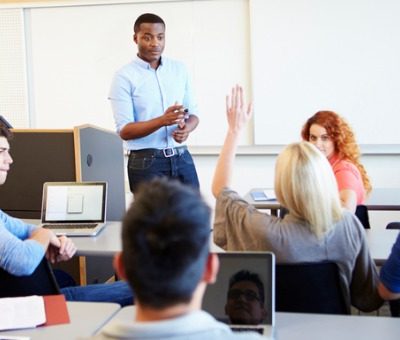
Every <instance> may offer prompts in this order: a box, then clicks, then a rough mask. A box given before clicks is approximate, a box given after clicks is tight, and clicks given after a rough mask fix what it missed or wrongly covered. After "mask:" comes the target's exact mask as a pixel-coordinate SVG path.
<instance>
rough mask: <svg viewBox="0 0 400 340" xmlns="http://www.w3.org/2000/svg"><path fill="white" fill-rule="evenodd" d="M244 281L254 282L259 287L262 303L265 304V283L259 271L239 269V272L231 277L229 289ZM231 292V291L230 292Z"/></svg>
mask: <svg viewBox="0 0 400 340" xmlns="http://www.w3.org/2000/svg"><path fill="white" fill-rule="evenodd" d="M242 281H250V282H253V283H254V284H255V285H256V286H257V289H258V293H259V294H260V303H261V304H264V302H265V295H264V284H263V282H262V280H261V278H260V275H258V274H257V273H252V272H250V271H249V270H245V269H242V270H239V271H238V272H237V273H235V274H234V275H232V277H231V278H230V279H229V290H231V288H232V287H233V286H234V285H235V284H236V283H238V282H242ZM228 293H229V292H228Z"/></svg>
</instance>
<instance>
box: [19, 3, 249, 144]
mask: <svg viewBox="0 0 400 340" xmlns="http://www.w3.org/2000/svg"><path fill="white" fill-rule="evenodd" d="M145 12H152V13H156V14H158V15H160V16H161V17H162V18H163V19H164V21H165V22H166V49H165V52H164V54H165V55H166V56H168V57H171V58H175V59H178V60H182V61H183V62H185V64H186V65H187V67H188V69H189V72H190V74H191V76H192V79H193V83H194V90H195V93H196V98H197V101H198V103H199V111H200V114H199V118H200V124H199V126H198V128H197V129H196V130H195V131H194V132H193V133H192V134H191V136H190V137H189V140H188V143H189V144H193V145H221V144H222V142H223V138H224V135H225V127H226V123H225V121H226V118H225V95H226V94H227V93H229V89H230V87H231V86H232V85H233V84H236V83H241V84H243V85H244V86H245V87H246V88H249V84H250V72H249V67H250V53H249V50H250V42H249V22H248V20H249V9H248V1H247V0H214V1H213V0H210V1H201V0H198V1H171V2H169V1H167V2H166V1H163V2H148V3H146V2H140V3H138V2H135V3H125V4H106V5H86V6H67V7H43V8H30V9H27V10H26V19H27V20H26V34H27V39H28V40H29V43H28V46H29V51H28V57H29V59H30V67H31V72H30V73H31V78H32V79H31V82H30V91H31V98H32V102H31V116H32V123H31V125H32V127H35V128H71V127H73V126H76V125H81V124H87V123H89V124H94V125H97V126H100V127H104V128H108V129H112V130H115V126H114V121H113V117H112V111H111V105H110V103H109V102H108V100H107V96H108V92H109V88H110V84H111V79H112V76H113V74H114V72H115V71H116V70H117V69H119V68H120V67H121V66H123V65H125V64H127V63H128V62H130V61H131V60H132V59H133V58H134V56H135V55H136V51H137V50H136V45H135V44H134V43H133V40H132V35H133V28H132V27H133V23H134V21H135V20H136V18H137V17H138V16H139V15H140V14H142V13H145Z"/></svg>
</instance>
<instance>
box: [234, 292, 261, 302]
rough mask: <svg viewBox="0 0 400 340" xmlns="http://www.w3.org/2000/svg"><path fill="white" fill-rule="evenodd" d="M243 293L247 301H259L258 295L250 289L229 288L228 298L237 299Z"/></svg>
mask: <svg viewBox="0 0 400 340" xmlns="http://www.w3.org/2000/svg"><path fill="white" fill-rule="evenodd" d="M241 295H243V296H244V298H245V299H246V301H247V302H253V301H260V297H259V296H258V295H257V294H256V293H255V292H253V291H252V290H249V289H246V290H240V289H231V290H230V291H229V292H228V299H232V300H238V299H239V298H240V296H241Z"/></svg>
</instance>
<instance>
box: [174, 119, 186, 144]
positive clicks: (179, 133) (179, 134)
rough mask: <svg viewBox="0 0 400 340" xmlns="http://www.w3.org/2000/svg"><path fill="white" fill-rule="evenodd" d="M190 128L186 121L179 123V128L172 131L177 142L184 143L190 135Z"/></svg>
mask: <svg viewBox="0 0 400 340" xmlns="http://www.w3.org/2000/svg"><path fill="white" fill-rule="evenodd" d="M189 133H190V131H189V129H188V127H187V126H186V124H185V123H180V124H178V127H177V129H176V130H175V131H174V132H173V133H172V137H174V139H175V141H176V142H177V143H183V142H184V141H185V140H186V139H187V138H188V137H189Z"/></svg>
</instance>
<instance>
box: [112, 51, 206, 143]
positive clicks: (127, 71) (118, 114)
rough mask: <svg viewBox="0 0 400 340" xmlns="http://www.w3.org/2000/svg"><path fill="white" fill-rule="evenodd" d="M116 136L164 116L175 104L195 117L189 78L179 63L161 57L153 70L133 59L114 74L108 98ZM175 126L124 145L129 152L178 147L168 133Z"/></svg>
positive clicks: (145, 63)
mask: <svg viewBox="0 0 400 340" xmlns="http://www.w3.org/2000/svg"><path fill="white" fill-rule="evenodd" d="M108 99H109V100H110V101H111V106H112V110H113V113H114V120H115V124H116V129H117V132H118V133H119V132H120V131H121V130H122V128H123V127H124V126H125V125H126V124H128V123H132V122H140V121H147V120H150V119H153V118H156V117H159V116H161V115H163V114H164V112H165V110H166V109H167V108H168V107H170V106H171V105H174V104H176V103H178V104H182V105H183V106H184V107H185V108H187V109H188V110H189V114H195V115H198V112H197V104H196V102H195V99H194V95H193V91H192V85H191V81H190V77H189V74H188V71H187V69H186V67H185V65H184V64H183V63H181V62H178V61H175V60H172V59H169V58H165V57H162V59H161V63H160V66H159V67H158V68H157V69H153V68H152V67H151V66H150V64H149V63H147V62H145V61H144V60H142V59H140V58H139V57H136V58H135V59H134V60H133V61H132V62H131V63H129V64H127V65H125V66H123V67H122V68H121V69H120V70H118V71H117V72H116V74H115V76H114V79H113V81H112V85H111V90H110V95H109V97H108ZM176 128H177V125H171V126H164V127H161V128H160V129H158V130H157V131H155V132H153V133H151V134H150V135H147V136H145V137H141V138H136V139H131V140H129V141H127V142H126V147H127V149H129V150H139V149H146V148H156V149H163V148H166V147H173V146H179V145H182V144H180V143H177V142H175V140H174V139H173V137H172V132H173V131H174V130H175V129H176Z"/></svg>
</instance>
